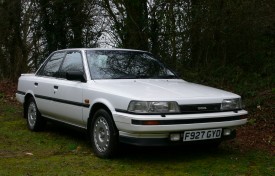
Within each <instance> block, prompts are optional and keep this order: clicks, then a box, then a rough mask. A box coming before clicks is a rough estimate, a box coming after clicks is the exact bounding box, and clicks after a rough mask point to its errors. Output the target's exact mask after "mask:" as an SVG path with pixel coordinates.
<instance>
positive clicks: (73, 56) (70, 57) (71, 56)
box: [60, 51, 84, 78]
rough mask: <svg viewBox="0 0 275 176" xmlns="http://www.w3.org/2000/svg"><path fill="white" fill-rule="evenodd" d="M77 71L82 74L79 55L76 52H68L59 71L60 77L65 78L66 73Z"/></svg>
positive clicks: (81, 63)
mask: <svg viewBox="0 0 275 176" xmlns="http://www.w3.org/2000/svg"><path fill="white" fill-rule="evenodd" d="M68 71H79V72H82V73H83V72H84V69H83V62H82V57H81V53H80V52H78V51H70V52H68V53H67V55H66V57H65V59H64V62H63V64H62V66H61V69H60V77H61V78H65V77H66V72H68Z"/></svg>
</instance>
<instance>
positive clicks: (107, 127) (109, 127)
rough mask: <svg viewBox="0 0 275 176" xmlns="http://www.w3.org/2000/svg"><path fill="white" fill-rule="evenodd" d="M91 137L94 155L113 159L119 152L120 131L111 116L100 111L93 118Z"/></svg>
mask: <svg viewBox="0 0 275 176" xmlns="http://www.w3.org/2000/svg"><path fill="white" fill-rule="evenodd" d="M89 129H90V130H89V134H90V135H89V137H90V141H91V144H92V148H93V151H94V154H95V155H96V156H98V157H100V158H111V157H113V156H115V155H116V153H117V150H118V143H119V142H118V131H117V129H116V127H115V124H114V122H113V119H112V117H111V115H110V114H109V113H108V112H107V111H106V110H104V109H99V110H98V111H96V113H95V114H94V115H93V117H92V122H91V126H90V128H89Z"/></svg>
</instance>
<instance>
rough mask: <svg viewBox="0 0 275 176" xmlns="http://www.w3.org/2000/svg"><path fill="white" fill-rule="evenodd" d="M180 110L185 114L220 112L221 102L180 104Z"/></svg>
mask: <svg viewBox="0 0 275 176" xmlns="http://www.w3.org/2000/svg"><path fill="white" fill-rule="evenodd" d="M180 111H181V113H184V114H193V113H211V112H220V111H221V104H220V103H215V104H195V105H180Z"/></svg>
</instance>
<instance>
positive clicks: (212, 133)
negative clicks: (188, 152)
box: [183, 128, 222, 141]
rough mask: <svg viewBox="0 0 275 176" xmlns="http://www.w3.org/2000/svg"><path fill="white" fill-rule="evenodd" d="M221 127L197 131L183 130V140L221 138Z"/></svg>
mask: <svg viewBox="0 0 275 176" xmlns="http://www.w3.org/2000/svg"><path fill="white" fill-rule="evenodd" d="M221 136H222V129H221V128H219V129H208V130H197V131H185V132H184V133H183V141H197V140H207V139H217V138H221Z"/></svg>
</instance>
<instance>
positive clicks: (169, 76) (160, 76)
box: [152, 75, 178, 79]
mask: <svg viewBox="0 0 275 176" xmlns="http://www.w3.org/2000/svg"><path fill="white" fill-rule="evenodd" d="M152 78H153V79H175V78H178V76H176V75H159V76H154V77H152Z"/></svg>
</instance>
